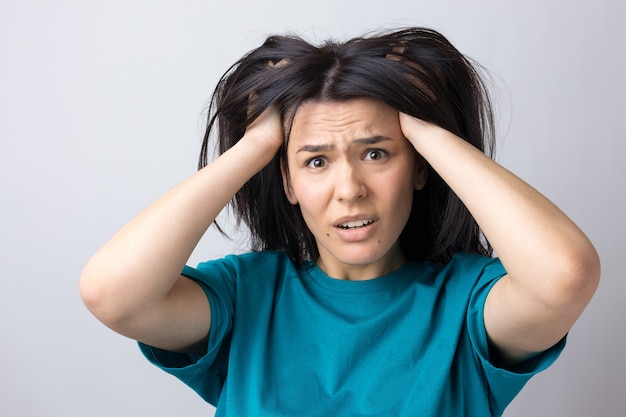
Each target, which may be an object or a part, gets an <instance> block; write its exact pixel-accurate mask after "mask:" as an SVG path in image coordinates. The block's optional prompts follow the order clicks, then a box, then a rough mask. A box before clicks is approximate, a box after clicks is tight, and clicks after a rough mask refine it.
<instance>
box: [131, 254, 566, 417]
mask: <svg viewBox="0 0 626 417" xmlns="http://www.w3.org/2000/svg"><path fill="white" fill-rule="evenodd" d="M505 273H506V272H505V270H504V268H503V267H502V264H501V263H500V262H499V260H497V259H492V258H486V257H481V256H477V255H470V254H459V255H457V256H456V257H454V259H453V260H452V261H451V262H450V263H449V264H447V265H445V266H442V265H438V264H434V263H430V262H423V263H411V262H410V263H407V264H406V265H404V266H403V267H402V268H400V269H399V270H397V271H394V272H392V273H391V274H388V275H385V276H382V277H379V278H376V279H372V280H367V281H345V280H337V279H333V278H330V277H328V276H327V275H325V274H324V273H323V272H322V271H321V270H320V269H319V268H318V267H317V266H316V265H315V264H313V263H307V264H304V265H302V266H301V267H299V268H297V267H295V266H294V264H293V263H292V262H291V261H290V260H289V258H288V257H287V255H286V254H285V253H283V252H255V253H248V254H244V255H238V256H235V255H233V256H228V257H226V258H224V259H219V260H215V261H210V262H206V263H202V264H200V265H198V267H197V268H196V269H193V268H189V267H185V269H184V271H183V274H184V275H186V276H188V277H190V278H192V279H194V280H195V281H196V282H198V283H199V284H200V285H201V286H202V288H203V289H204V291H205V292H206V294H207V297H208V299H209V302H210V304H211V314H212V316H211V317H212V325H211V331H210V334H209V345H208V352H207V353H206V355H203V356H194V355H186V354H179V353H173V352H167V351H164V350H161V349H157V348H154V347H149V346H146V345H143V344H140V347H141V349H142V351H143V353H144V354H145V356H146V357H147V358H148V359H149V360H150V361H151V362H152V363H154V364H155V365H157V366H159V367H160V368H162V369H163V370H165V371H166V372H168V373H170V374H172V375H174V376H176V377H177V378H179V379H180V380H182V381H183V382H184V383H185V384H187V385H189V386H190V387H191V388H193V389H194V390H195V391H196V392H197V393H198V394H199V395H200V396H202V397H203V398H204V399H205V400H206V401H207V402H209V403H211V404H213V405H215V406H216V407H217V411H216V416H246V417H254V416H273V417H276V416H303V415H306V416H320V417H328V416H433V417H435V416H436V417H446V416H451V417H459V416H480V417H484V416H499V415H501V414H502V412H503V411H504V408H505V407H506V406H507V405H508V404H509V402H510V401H511V400H512V399H513V397H515V395H517V393H518V392H519V391H520V390H521V389H522V387H523V385H524V384H525V383H526V382H527V381H528V379H529V378H530V377H531V376H532V375H534V374H535V373H537V372H539V371H541V370H543V369H545V368H547V367H548V366H549V365H550V364H551V363H552V362H553V361H554V360H555V359H556V358H557V357H558V355H559V353H560V352H561V350H562V348H563V346H564V344H565V340H563V341H561V342H560V343H559V344H558V345H556V346H555V347H553V348H552V349H550V350H548V351H546V352H543V353H542V354H540V355H537V356H536V357H535V358H533V359H531V360H529V361H527V362H525V363H523V364H522V365H520V366H518V367H517V368H516V369H515V371H514V372H513V371H510V370H504V369H499V368H497V367H495V366H493V365H492V364H491V363H490V362H489V349H488V344H487V336H486V332H485V327H484V323H483V307H484V303H485V299H486V296H487V293H488V292H489V290H490V289H491V287H492V285H493V284H494V283H495V282H496V281H497V280H498V279H499V278H500V277H502V276H503V275H504V274H505Z"/></svg>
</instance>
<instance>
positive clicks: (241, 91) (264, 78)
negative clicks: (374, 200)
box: [199, 28, 494, 264]
mask: <svg viewBox="0 0 626 417" xmlns="http://www.w3.org/2000/svg"><path fill="white" fill-rule="evenodd" d="M355 98H370V99H374V100H378V101H381V102H384V103H386V104H387V105H389V106H391V107H393V108H395V109H397V110H398V111H400V112H403V113H407V114H409V115H411V116H414V117H417V118H419V119H422V120H424V121H427V122H432V123H434V124H437V125H439V126H441V127H443V128H444V129H447V130H448V131H450V132H452V133H454V134H455V135H457V136H459V137H461V138H463V139H464V140H466V141H467V142H469V143H471V144H472V145H473V146H475V147H476V148H478V149H480V150H481V151H483V152H485V153H486V154H487V155H489V156H491V155H492V154H493V146H494V144H493V137H494V123H493V111H492V106H491V103H490V100H489V95H488V90H487V86H486V85H485V83H484V81H483V79H482V78H481V76H480V73H479V67H478V66H477V65H475V64H473V63H472V62H471V60H470V59H468V58H467V57H465V56H464V55H463V54H461V53H460V52H459V51H458V50H457V49H456V48H455V47H454V46H453V45H452V44H451V43H450V42H449V41H448V40H447V39H446V38H445V37H444V36H442V35H441V34H440V33H438V32H436V31H434V30H432V29H425V28H408V29H402V30H397V31H392V32H385V33H377V34H374V35H367V36H361V37H357V38H353V39H350V40H348V41H345V42H338V41H334V40H329V41H326V42H324V43H323V44H321V45H319V46H316V45H313V44H311V43H309V42H307V41H305V40H304V39H302V38H300V37H298V36H291V35H288V36H282V35H281V36H270V37H268V38H267V39H266V40H265V42H264V43H263V44H262V45H261V46H260V47H258V48H256V49H254V50H252V51H250V52H249V53H248V54H246V55H245V56H244V57H242V58H241V59H240V60H239V61H237V62H236V63H235V64H234V65H233V66H232V67H231V68H230V69H229V70H228V71H227V72H226V73H225V74H224V75H223V76H222V78H221V79H220V81H219V83H218V85H217V88H216V89H215V92H214V93H213V96H212V100H211V104H210V106H209V114H208V123H207V128H206V132H205V135H204V141H203V144H202V151H201V155H200V162H199V167H200V168H202V167H204V166H206V165H207V163H208V156H209V149H210V148H211V145H210V142H211V138H212V137H214V136H215V137H217V139H218V151H219V153H220V154H221V153H223V152H225V151H226V150H228V149H229V148H231V147H232V146H233V145H234V144H235V143H236V142H237V141H238V140H239V139H240V138H241V137H242V136H243V135H244V133H245V130H246V128H247V127H248V125H250V124H251V123H252V122H253V121H254V120H255V119H256V118H257V117H258V116H259V115H260V114H261V113H262V112H263V111H264V110H265V109H266V108H268V106H271V105H275V106H276V107H277V108H278V109H279V111H280V114H281V118H282V122H283V126H284V132H283V133H284V144H283V146H282V147H281V149H280V150H279V152H278V153H277V155H276V156H275V157H274V158H273V159H272V161H271V162H270V163H269V164H268V165H267V166H265V167H264V168H263V169H262V170H261V171H260V172H258V173H257V174H256V175H254V176H253V177H252V178H251V179H250V180H249V181H248V182H247V183H246V184H245V185H244V186H243V187H242V188H241V189H240V190H239V191H238V192H237V194H236V195H235V196H234V197H233V200H232V201H231V204H232V208H233V210H234V212H235V214H236V216H237V219H238V220H239V221H243V222H244V223H245V225H247V226H248V228H249V229H250V233H251V241H250V242H251V248H250V249H251V250H284V251H286V252H287V253H288V254H289V256H290V257H291V259H292V260H293V261H294V263H296V264H300V263H301V262H303V261H306V260H311V259H312V260H315V259H316V258H317V257H318V256H319V252H318V249H317V245H316V242H315V238H314V237H313V234H312V233H311V232H310V231H309V229H308V228H307V226H306V224H305V222H304V219H303V217H302V214H301V212H300V208H299V207H298V206H293V205H292V204H290V203H289V201H288V200H287V197H286V195H285V193H284V189H283V182H282V176H281V171H280V164H281V160H284V159H285V158H286V147H287V143H288V141H289V134H290V126H291V123H292V122H293V117H294V115H295V113H296V110H297V109H298V107H299V106H300V105H301V104H303V103H304V102H310V101H319V102H337V101H346V100H350V99H355ZM400 245H401V248H402V250H403V253H404V255H405V256H406V258H407V259H409V260H431V261H435V262H439V263H446V262H448V261H449V260H450V259H451V258H452V256H454V254H456V253H459V252H473V253H479V254H482V255H491V253H492V250H491V247H490V245H489V243H488V242H487V241H486V240H485V239H484V236H482V234H481V231H480V229H479V227H478V225H477V223H476V221H475V220H474V218H473V217H472V216H471V214H470V213H469V211H468V210H467V208H466V207H465V206H464V204H463V203H462V202H461V200H460V199H459V198H458V197H457V196H456V194H455V193H454V192H453V191H452V190H451V189H450V187H449V186H448V185H447V184H446V183H445V182H444V181H443V180H442V179H441V177H440V176H439V175H437V173H436V172H435V171H433V170H431V172H430V174H429V177H428V181H427V183H426V186H425V187H424V188H423V189H422V190H419V191H414V195H413V206H412V211H411V214H410V217H409V220H408V222H407V224H406V226H405V228H404V230H403V232H402V234H401V236H400Z"/></svg>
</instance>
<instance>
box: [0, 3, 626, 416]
mask: <svg viewBox="0 0 626 417" xmlns="http://www.w3.org/2000/svg"><path fill="white" fill-rule="evenodd" d="M625 19H626V10H625V7H624V3H623V2H621V0H596V1H593V2H591V1H589V2H582V1H577V2H571V1H546V0H527V1H524V2H512V1H511V2H506V1H501V0H500V1H499V0H491V1H487V0H482V1H478V0H477V1H471V2H470V1H461V0H459V1H452V0H448V1H432V0H429V1H425V0H403V1H393V0H387V1H368V0H343V1H338V0H316V1H279V0H268V1H264V2H252V1H250V2H243V1H240V0H231V1H224V2H219V3H216V2H210V1H177V2H174V1H171V2H165V1H147V0H144V1H119V0H112V1H106V2H88V1H78V0H75V1H70V0H68V1H55V2H50V1H42V0H39V1H35V0H31V1H28V0H24V1H18V0H8V1H7V0H3V1H2V2H0V140H1V141H2V142H1V145H2V146H1V148H0V184H1V188H0V190H1V193H0V195H1V199H2V200H1V205H0V262H1V265H0V266H1V271H2V278H1V281H0V282H1V284H0V285H1V287H0V334H1V337H2V343H0V357H1V360H2V371H1V372H0V383H1V385H2V387H1V389H0V415H3V416H47V417H52V416H63V417H71V416H90V417H98V416H115V415H120V416H131V415H133V416H144V415H145V416H148V415H150V416H152V417H157V416H173V415H175V416H209V415H212V414H213V408H212V407H210V406H209V405H207V404H205V403H203V402H202V401H201V400H200V398H199V397H197V396H196V394H195V393H193V392H192V391H191V390H189V389H188V388H186V387H185V386H183V385H182V384H181V383H179V382H178V381H177V380H175V379H174V378H173V377H170V376H168V375H166V374H164V373H163V372H161V371H159V370H157V369H156V368H154V367H152V366H151V365H149V364H148V363H147V362H146V361H145V360H144V359H143V358H142V356H141V355H140V353H139V351H138V349H137V348H136V345H135V343H134V342H133V341H131V340H128V339H125V338H124V337H122V336H119V335H116V334H114V333H113V332H112V331H110V330H108V329H107V328H105V327H104V326H102V325H100V323H98V322H97V321H96V319H94V318H93V317H92V316H91V315H90V314H89V313H88V312H87V310H86V309H85V308H84V306H83V305H82V303H81V301H80V298H79V295H78V290H77V282H78V276H79V273H80V271H81V269H82V267H83V265H84V263H85V262H86V261H87V259H88V258H89V257H90V256H91V255H92V254H93V253H94V252H95V251H96V250H97V249H98V248H99V247H100V246H101V245H102V244H103V243H104V241H105V240H106V239H107V238H108V237H110V235H111V234H113V233H114V232H115V231H116V230H117V229H118V228H119V227H121V226H122V225H123V224H124V223H125V222H126V221H128V220H129V219H130V218H131V217H132V216H133V215H135V214H136V213H137V212H139V211H140V210H141V209H142V208H143V207H145V206H146V205H147V204H149V203H150V202H151V201H152V200H154V199H155V198H156V197H157V196H159V195H160V194H161V193H163V192H164V191H166V190H167V189H169V188H170V187H171V186H173V185H174V184H176V183H177V182H179V181H181V180H182V179H184V178H185V177H186V176H188V175H190V174H192V173H193V172H194V170H195V164H196V158H197V154H198V151H199V146H200V141H201V135H202V124H203V117H204V113H203V112H204V107H205V105H206V103H207V100H208V98H209V96H210V93H211V92H212V89H213V87H214V86H215V83H216V82H217V80H218V78H219V76H220V75H221V74H222V73H223V72H224V71H225V70H226V68H227V67H228V66H229V65H230V64H232V63H233V62H234V61H235V60H236V59H237V58H239V57H240V56H241V55H243V54H244V53H245V52H247V51H248V50H250V49H252V48H254V47H256V46H258V45H259V44H260V42H261V41H262V40H263V39H264V38H265V36H266V35H267V34H270V33H283V32H295V33H297V34H301V35H303V36H305V37H307V38H308V39H310V40H323V39H325V38H327V37H329V36H332V37H335V38H340V39H345V38H347V37H350V36H354V35H359V34H362V33H363V32H366V31H369V30H372V29H380V28H390V27H399V26H409V25H410V26H415V25H424V26H430V27H433V28H435V29H438V30H440V31H441V32H443V33H444V34H445V35H446V36H447V37H448V38H449V39H450V40H451V41H452V42H453V43H454V44H455V45H456V46H457V47H458V48H459V49H460V50H461V51H463V52H464V53H466V54H467V55H469V56H471V57H473V58H475V59H476V60H478V61H479V62H480V63H482V64H483V65H484V66H485V67H486V68H487V69H489V70H490V71H491V72H492V73H493V75H494V85H495V87H496V89H497V94H498V95H497V97H496V100H495V101H496V103H497V105H498V113H499V119H500V137H499V152H498V160H499V161H500V162H501V163H502V164H503V165H505V166H506V167H508V168H510V169H511V170H513V171H514V172H515V173H517V174H518V175H519V176H521V177H522V178H524V179H525V180H527V181H528V182H530V183H531V184H532V185H534V186H535V187H536V188H538V189H539V190H540V191H541V192H543V193H544V194H546V195H547V196H548V197H549V198H551V199H552V200H553V201H554V202H556V203H557V205H559V206H560V207H561V208H562V209H563V210H564V211H565V212H566V213H567V214H568V215H569V216H571V217H572V218H573V220H574V221H575V222H577V223H578V224H579V225H580V226H581V228H582V229H583V230H585V231H586V232H587V234H588V235H589V236H590V238H591V239H592V241H593V242H594V243H595V244H596V246H597V249H598V250H599V252H600V255H601V258H602V262H603V280H602V282H601V286H600V289H599V290H598V292H597V295H596V297H595V298H594V300H593V301H592V303H591V304H590V306H589V307H588V309H587V310H586V312H585V313H584V314H583V316H582V318H581V319H580V320H579V321H578V323H577V324H576V326H575V327H574V329H573V330H572V332H571V334H570V337H569V344H568V347H567V348H566V350H565V352H564V353H563V355H562V357H561V358H560V359H559V361H558V362H557V363H556V364H555V365H554V366H553V367H552V368H550V369H549V370H548V371H546V372H545V373H543V374H540V375H539V376H537V377H536V378H534V379H533V380H531V382H530V383H529V384H528V385H527V387H526V388H525V390H524V391H522V393H521V394H520V395H519V396H518V397H517V398H516V399H515V400H514V402H513V403H512V404H511V406H510V407H509V409H508V410H507V412H506V413H505V415H506V416H507V417H522V416H524V417H526V416H550V417H565V416H568V417H572V416H592V415H593V416H623V415H624V410H626V359H625V357H624V354H623V346H624V345H625V343H626V331H625V324H624V318H625V316H626V303H625V302H624V294H625V291H626V283H625V282H624V279H623V273H621V272H620V270H621V267H620V266H619V262H620V261H622V260H623V256H624V255H623V253H624V249H626V245H625V243H624V239H623V236H625V235H626V219H625V216H626V201H625V197H624V185H623V182H624V180H625V179H626V168H625V166H626V165H625V164H624V162H623V160H624V159H625V157H626V145H625V139H626V129H625V127H624V117H625V116H624V115H625V114H626V104H625V103H626V102H625V100H624V97H626V87H625V85H626V83H625V81H624V74H625V73H626V65H625V64H626V48H625V47H624V44H623V41H624V40H625V39H626V25H625V24H624V21H625ZM238 248H239V247H238V246H237V245H236V243H233V242H229V241H226V240H224V239H222V238H221V237H220V236H219V235H217V234H216V233H214V232H212V231H209V232H208V234H207V236H206V238H205V239H204V240H203V242H202V243H201V245H200V246H199V247H198V249H197V250H196V252H194V255H193V256H192V259H191V261H190V262H191V263H192V264H195V263H196V262H198V261H201V260H204V259H208V258H214V257H217V256H222V255H224V254H226V253H228V252H230V251H233V250H238ZM305 414H306V412H303V415H305Z"/></svg>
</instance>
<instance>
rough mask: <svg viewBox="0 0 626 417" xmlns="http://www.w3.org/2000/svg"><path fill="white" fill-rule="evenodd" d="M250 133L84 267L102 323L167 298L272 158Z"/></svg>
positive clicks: (87, 294)
mask: <svg viewBox="0 0 626 417" xmlns="http://www.w3.org/2000/svg"><path fill="white" fill-rule="evenodd" d="M256 139H257V138H256V137H255V135H254V131H252V132H251V134H250V135H248V134H246V136H244V138H242V139H241V140H240V141H239V142H238V143H237V144H236V145H235V146H234V147H233V148H231V149H230V150H229V151H227V152H225V153H224V154H223V155H221V156H220V157H219V158H217V159H216V160H215V161H214V162H213V163H211V164H210V165H208V166H207V167H205V168H203V169H202V170H200V171H198V172H197V173H196V174H194V175H193V176H192V177H190V178H188V179H187V180H185V181H184V182H182V183H181V184H179V185H178V186H176V187H174V188H173V189H171V190H170V191H169V192H167V193H166V194H164V195H163V196H162V197H161V198H159V199H158V200H157V201H155V202H154V203H153V204H152V205H150V206H149V207H148V208H146V209H145V210H144V211H142V212H141V213H140V214H139V215H137V216H136V217H135V218H134V219H133V220H131V221H130V222H129V223H128V224H127V225H125V226H124V227H123V228H122V229H121V230H119V231H118V232H117V233H116V234H115V235H114V236H113V237H112V238H111V239H110V240H109V241H108V242H107V243H106V244H105V245H104V246H103V247H102V248H101V249H100V250H99V251H98V252H97V253H96V254H95V255H94V256H93V257H92V258H91V259H90V260H89V262H88V263H87V265H86V266H85V268H84V270H83V272H82V274H81V295H82V297H83V299H84V300H85V303H86V304H87V305H88V307H89V308H90V310H92V312H93V313H94V314H95V315H96V316H98V317H99V318H100V319H101V320H103V321H105V322H106V321H110V322H115V321H116V320H117V318H118V317H119V316H127V315H129V314H132V310H133V309H135V308H141V307H140V306H146V305H149V304H151V303H157V302H159V300H161V299H163V298H164V297H166V296H167V294H168V292H169V291H170V290H171V288H172V287H173V286H174V284H175V283H176V281H177V279H178V278H179V276H180V272H181V270H182V268H183V266H184V264H185V262H186V261H187V260H188V258H189V256H190V255H191V253H192V251H193V249H194V248H195V246H196V245H197V243H198V241H199V240H200V238H201V237H202V235H203V234H204V232H205V231H206V230H207V228H208V227H209V226H210V225H211V223H212V222H213V221H214V220H215V218H216V217H217V215H218V214H219V213H220V211H221V210H222V209H223V208H224V207H225V205H226V204H228V202H229V201H230V199H231V198H232V197H233V195H234V194H235V193H236V192H237V191H238V190H239V189H240V188H241V186H242V185H243V184H244V183H245V182H246V181H247V180H248V179H249V178H250V177H251V176H252V175H254V174H255V173H256V172H257V171H259V170H260V169H261V168H262V167H263V166H264V165H265V164H266V163H268V162H269V161H270V160H271V158H272V157H273V156H274V154H275V152H276V148H275V147H273V146H264V145H263V142H262V141H258V140H256Z"/></svg>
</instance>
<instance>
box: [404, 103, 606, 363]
mask: <svg viewBox="0 0 626 417" xmlns="http://www.w3.org/2000/svg"><path fill="white" fill-rule="evenodd" d="M400 124H401V127H402V130H403V132H404V135H405V136H406V137H407V139H408V140H409V141H410V142H411V143H412V144H413V146H414V147H415V149H416V150H417V151H418V152H419V153H420V154H421V155H422V156H423V157H424V158H425V159H426V160H427V161H428V162H429V164H430V165H431V167H432V168H433V169H434V170H435V171H437V173H439V175H440V176H441V177H442V178H443V179H444V181H446V183H447V184H448V185H449V186H450V187H451V188H452V190H453V191H454V192H455V193H456V194H457V195H458V196H459V198H460V199H461V201H463V203H464V204H465V205H466V207H467V208H468V210H469V211H470V212H471V213H472V215H473V216H474V218H475V219H476V221H477V222H478V224H479V225H480V227H481V229H482V230H483V232H484V233H485V235H486V236H487V238H488V239H489V242H490V243H491V244H492V246H493V248H494V250H495V251H496V253H497V254H498V256H499V257H500V259H501V261H502V263H503V265H504V267H505V268H506V270H507V275H506V276H505V277H504V278H502V279H501V280H500V281H498V282H497V283H496V284H495V286H494V287H493V289H492V291H491V292H490V293H489V295H488V297H487V301H486V305H485V311H484V317H485V326H486V330H487V334H488V337H489V339H490V342H491V343H492V346H493V347H495V351H496V352H497V354H498V356H499V360H500V361H501V362H502V364H506V365H514V364H515V363H518V362H520V361H522V360H524V359H526V358H528V357H529V356H531V355H532V354H534V353H537V352H540V351H543V350H545V349H548V348H550V347H551V346H553V345H554V344H556V343H557V342H558V341H559V340H560V339H562V338H563V336H565V334H566V333H567V332H568V331H569V329H570V328H571V327H572V325H573V324H574V322H575V321H576V319H577V318H578V317H579V315H580V314H581V313H582V311H583V309H584V308H585V307H586V305H587V303H588V302H589V300H590V299H591V297H592V295H593V294H594V292H595V289H596V287H597V285H598V281H599V278H600V261H599V258H598V255H597V253H596V251H595V249H594V247H593V246H592V244H591V242H590V241H589V240H588V239H587V237H586V236H585V235H584V234H583V232H582V231H581V230H580V229H579V228H578V227H577V226H576V225H575V224H574V223H573V222H572V221H571V220H570V219H569V218H568V217H567V216H566V215H565V214H563V213H562V212H561V211H560V210H559V209H558V208H557V207H556V206H555V205H554V204H552V203H551V202H550V201H549V200H548V199H546V198H545V197H544V196H543V195H541V194H540V193H539V192H538V191H536V190H535V189H533V188H532V187H531V186H529V185H528V184H526V183H525V182H524V181H522V180H521V179H520V178H518V177H516V176H515V175H514V174H512V173H511V172H509V171H507V170H506V169H505V168H503V167H502V166H500V165H498V164H497V163H495V162H494V161H492V160H491V159H489V158H488V157H487V156H486V155H484V154H483V153H482V152H480V151H479V150H478V149H476V148H474V147H473V146H472V145H470V144H468V143H467V142H465V141H464V140H462V139H461V138H459V137H457V136H455V135H454V134H452V133H450V132H448V131H446V130H444V129H442V128H440V127H438V126H435V125H433V124H429V123H426V122H423V121H421V120H418V119H415V118H413V117H410V116H408V115H406V114H400Z"/></svg>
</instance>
